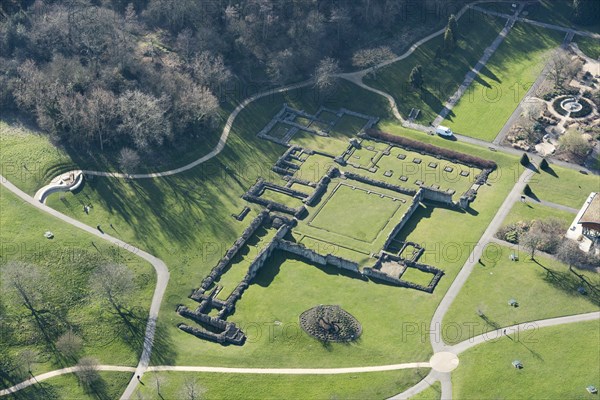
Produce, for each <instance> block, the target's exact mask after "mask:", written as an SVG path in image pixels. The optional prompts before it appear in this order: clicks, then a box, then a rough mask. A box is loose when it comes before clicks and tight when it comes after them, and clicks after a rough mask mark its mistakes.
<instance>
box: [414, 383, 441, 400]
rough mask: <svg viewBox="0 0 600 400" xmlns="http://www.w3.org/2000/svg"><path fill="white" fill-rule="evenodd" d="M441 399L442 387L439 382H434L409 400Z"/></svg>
mask: <svg viewBox="0 0 600 400" xmlns="http://www.w3.org/2000/svg"><path fill="white" fill-rule="evenodd" d="M441 398H442V385H441V384H440V382H436V383H434V384H433V385H431V386H429V387H428V388H427V389H425V390H423V391H422V392H421V393H419V394H417V395H415V396H413V397H411V398H410V400H440V399H441Z"/></svg>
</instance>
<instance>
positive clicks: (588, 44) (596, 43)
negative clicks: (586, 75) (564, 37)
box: [574, 36, 600, 59]
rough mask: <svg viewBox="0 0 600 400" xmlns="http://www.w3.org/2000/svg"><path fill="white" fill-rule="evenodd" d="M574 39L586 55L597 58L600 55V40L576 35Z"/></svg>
mask: <svg viewBox="0 0 600 400" xmlns="http://www.w3.org/2000/svg"><path fill="white" fill-rule="evenodd" d="M574 41H575V43H577V46H579V49H581V51H583V52H584V53H585V55H586V56H588V57H591V58H595V59H598V58H599V57H600V40H598V39H593V38H590V37H587V36H576V37H575V40H574Z"/></svg>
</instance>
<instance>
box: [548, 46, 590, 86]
mask: <svg viewBox="0 0 600 400" xmlns="http://www.w3.org/2000/svg"><path fill="white" fill-rule="evenodd" d="M549 63H550V64H549V70H548V76H549V77H550V78H551V79H553V80H554V86H555V87H557V88H560V87H562V86H563V84H564V81H565V80H566V79H567V78H568V77H570V76H573V75H575V74H576V73H577V72H578V71H579V70H580V69H581V66H582V63H581V61H580V60H579V59H572V58H571V56H570V55H569V53H567V52H566V51H565V50H563V49H560V50H557V51H556V52H555V53H554V55H553V56H552V58H551V59H550V62H549Z"/></svg>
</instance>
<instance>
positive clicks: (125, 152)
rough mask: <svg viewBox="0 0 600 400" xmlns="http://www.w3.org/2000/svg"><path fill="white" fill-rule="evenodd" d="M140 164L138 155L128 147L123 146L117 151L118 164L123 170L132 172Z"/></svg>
mask: <svg viewBox="0 0 600 400" xmlns="http://www.w3.org/2000/svg"><path fill="white" fill-rule="evenodd" d="M138 165H140V155H139V154H138V152H137V151H135V150H133V149H130V148H129V147H123V148H122V149H121V151H120V152H119V166H120V167H121V169H122V170H123V171H125V172H128V173H129V172H132V171H135V169H136V168H137V167H138Z"/></svg>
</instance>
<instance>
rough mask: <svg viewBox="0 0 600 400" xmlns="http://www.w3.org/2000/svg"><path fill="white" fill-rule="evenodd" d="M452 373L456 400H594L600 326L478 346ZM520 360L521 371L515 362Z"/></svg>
mask: <svg viewBox="0 0 600 400" xmlns="http://www.w3.org/2000/svg"><path fill="white" fill-rule="evenodd" d="M459 357H460V364H459V366H458V368H457V369H456V370H454V371H453V372H452V391H453V397H454V398H457V399H474V398H478V399H499V398H518V399H534V398H546V399H590V398H595V397H596V396H594V395H591V394H589V393H588V392H587V391H586V387H587V386H589V385H594V386H596V387H599V386H600V322H599V321H597V320H596V321H590V322H578V323H573V324H568V325H561V326H553V327H547V328H540V329H537V330H535V331H533V333H527V334H525V333H523V334H522V335H520V336H519V337H518V339H517V340H510V339H508V338H506V337H504V338H502V339H500V340H497V341H491V342H487V343H484V344H480V345H478V346H477V347H475V348H473V349H470V350H468V351H466V352H465V353H462V354H461V355H460V356H459ZM514 360H519V361H521V362H522V363H523V369H520V370H518V369H515V368H514V367H513V366H512V365H511V363H512V362H513V361H514Z"/></svg>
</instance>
